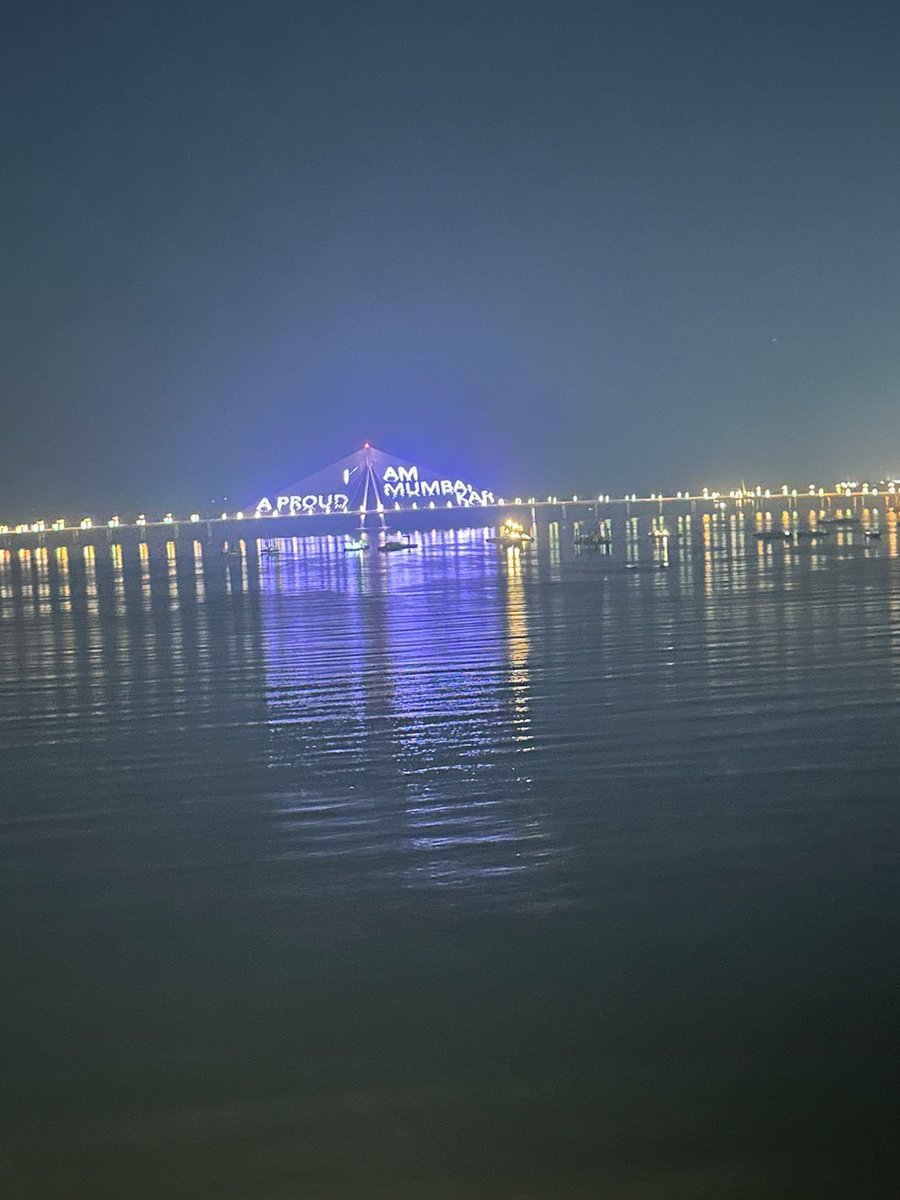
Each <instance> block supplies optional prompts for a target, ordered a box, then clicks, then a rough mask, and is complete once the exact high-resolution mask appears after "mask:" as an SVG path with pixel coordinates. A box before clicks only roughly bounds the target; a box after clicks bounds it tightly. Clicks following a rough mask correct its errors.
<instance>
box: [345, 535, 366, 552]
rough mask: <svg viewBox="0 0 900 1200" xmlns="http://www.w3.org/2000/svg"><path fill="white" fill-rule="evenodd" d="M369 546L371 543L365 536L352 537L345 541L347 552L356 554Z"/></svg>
mask: <svg viewBox="0 0 900 1200" xmlns="http://www.w3.org/2000/svg"><path fill="white" fill-rule="evenodd" d="M368 548H369V543H368V542H367V541H366V539H365V538H350V539H349V540H348V541H346V542H344V553H345V554H356V553H358V552H359V551H360V550H368Z"/></svg>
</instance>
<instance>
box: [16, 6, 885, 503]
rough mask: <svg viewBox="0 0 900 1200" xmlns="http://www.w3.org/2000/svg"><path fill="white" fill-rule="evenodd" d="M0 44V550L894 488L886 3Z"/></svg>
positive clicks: (247, 16)
mask: <svg viewBox="0 0 900 1200" xmlns="http://www.w3.org/2000/svg"><path fill="white" fill-rule="evenodd" d="M5 12H6V18H5V24H4V29H3V36H2V38H0V57H2V91H3V94H2V116H0V120H2V123H3V146H4V154H3V187H2V197H0V204H2V231H3V242H4V253H3V271H2V321H0V336H2V353H0V372H2V375H0V395H2V402H0V403H2V417H3V424H2V430H3V457H2V462H3V467H2V473H0V520H7V519H14V518H19V517H21V518H26V519H27V518H31V517H39V516H42V517H47V518H51V519H52V518H54V517H55V516H57V515H70V516H79V515H80V514H81V512H82V511H83V512H91V511H94V512H98V513H100V514H101V515H104V514H106V513H108V512H111V511H114V510H121V511H122V513H123V515H125V514H127V513H130V512H133V511H135V510H137V509H139V508H140V509H146V510H147V511H148V512H150V511H152V510H153V509H154V508H156V509H160V510H162V509H165V508H174V509H176V510H180V511H186V510H188V509H189V508H192V507H194V506H205V507H207V508H208V507H209V506H210V505H209V502H210V501H212V500H215V505H214V506H213V507H217V506H218V504H219V502H220V501H221V498H222V497H223V496H225V495H227V496H229V498H234V501H235V503H237V502H238V500H242V499H246V498H247V497H248V496H253V495H257V494H259V493H261V492H264V491H271V490H273V489H275V488H277V487H278V486H279V485H282V484H284V483H286V482H289V481H292V480H295V479H297V478H300V477H302V476H303V475H305V474H307V473H312V472H313V471H314V470H316V469H317V468H318V467H320V466H322V465H324V464H325V463H327V462H329V461H331V460H332V459H336V458H339V457H341V456H343V455H344V454H346V453H348V452H349V451H351V450H353V449H355V448H356V447H357V446H359V444H360V443H361V442H362V441H363V440H364V439H370V440H371V441H372V442H373V443H374V444H375V445H377V446H380V447H382V448H383V449H385V450H387V451H389V452H391V453H393V454H397V455H399V456H400V457H402V458H406V459H411V460H414V461H418V462H420V463H422V465H426V464H427V465H430V466H432V467H434V468H436V469H437V470H439V471H442V472H444V471H446V472H449V473H453V474H463V475H465V476H467V477H469V478H471V479H472V480H473V482H475V483H477V484H479V485H481V486H487V487H494V488H496V489H497V490H498V491H500V492H509V491H512V490H514V489H520V488H521V489H522V490H533V491H536V492H539V493H545V492H549V491H551V490H552V491H560V490H566V491H569V492H571V491H572V490H576V491H582V492H585V491H588V490H591V491H594V490H604V491H611V492H621V491H623V490H625V489H628V490H629V491H630V490H636V491H645V492H648V491H651V490H657V489H660V488H665V489H672V490H674V489H676V488H682V487H688V486H699V485H702V484H704V483H709V484H710V485H716V486H725V487H728V486H730V485H733V484H734V483H736V482H740V480H741V479H742V478H743V479H745V480H746V481H747V482H748V483H749V482H751V481H752V482H757V481H762V482H765V483H772V484H780V483H781V482H782V481H783V480H785V479H789V480H791V481H792V482H795V483H797V484H798V485H799V484H805V483H808V482H812V481H816V482H823V483H825V482H831V481H833V480H835V479H840V478H843V477H845V476H846V474H847V473H848V472H849V473H854V474H855V475H856V476H857V477H861V478H865V477H875V478H879V477H881V476H883V475H884V473H885V472H888V471H891V472H900V436H898V432H897V402H896V401H897V395H898V389H900V337H898V333H900V257H898V239H900V220H898V216H900V54H898V49H897V46H898V39H897V35H898V32H900V23H898V17H897V15H896V9H895V5H893V4H888V3H885V4H874V3H863V4H855V5H851V4H849V3H846V2H845V3H841V4H830V3H816V4H797V3H790V2H789V0H788V2H786V3H777V4H776V3H770V4H760V3H749V4H740V3H730V2H727V0H717V2H716V3H691V2H689V0H687V2H679V3H675V2H672V3H665V4H664V3H657V4H648V3H640V2H635V0H630V2H628V3H619V4H611V3H600V2H598V0H594V2H592V3H578V2H558V3H550V2H549V0H544V2H543V3H540V4H538V3H530V2H529V0H517V2H515V3H503V2H497V0H480V2H478V3H467V2H464V0H448V2H446V3H440V4H438V3H429V2H427V0H419V2H418V3H412V2H410V3H377V2H371V3H360V4H354V3H348V2H346V0H328V2H324V3H319V2H314V3H313V2H303V0H292V2H290V3H288V2H285V3H273V2H271V0H262V2H261V3H252V4H251V3H236V2H235V0H218V2H217V3H204V2H202V0H192V2H189V3H186V2H185V0H179V2H178V3H173V4H166V3H160V4H148V3H127V2H126V3H122V2H121V0H116V2H110V3H107V4H98V3H83V4H70V3H66V4H62V3H57V4H50V3H42V2H41V0H37V2H36V3H35V2H33V0H30V2H28V3H14V4H13V5H12V6H7V7H6V9H5Z"/></svg>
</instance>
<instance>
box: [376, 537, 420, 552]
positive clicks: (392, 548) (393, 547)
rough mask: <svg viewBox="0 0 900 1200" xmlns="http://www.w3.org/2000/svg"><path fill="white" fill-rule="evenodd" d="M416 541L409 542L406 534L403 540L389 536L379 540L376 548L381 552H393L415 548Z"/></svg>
mask: <svg viewBox="0 0 900 1200" xmlns="http://www.w3.org/2000/svg"><path fill="white" fill-rule="evenodd" d="M417 545H418V543H417V542H411V541H410V540H409V535H408V534H407V536H406V538H405V540H404V541H402V542H401V541H398V540H397V539H396V538H389V539H388V540H387V541H385V542H381V544H380V545H379V547H378V549H379V550H380V551H381V553H382V554H395V553H396V552H397V551H398V550H415V549H416V548H417Z"/></svg>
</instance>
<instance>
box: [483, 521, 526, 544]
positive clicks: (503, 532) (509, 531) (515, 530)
mask: <svg viewBox="0 0 900 1200" xmlns="http://www.w3.org/2000/svg"><path fill="white" fill-rule="evenodd" d="M487 540H488V541H489V542H496V543H497V545H498V546H503V547H504V548H507V547H509V546H527V545H528V543H529V542H531V541H533V538H532V536H531V534H530V533H526V532H525V530H524V528H523V527H522V526H521V525H520V524H519V522H518V521H513V520H509V521H504V522H503V524H502V525H501V526H500V528H499V529H498V530H497V535H496V537H489V538H488V539H487Z"/></svg>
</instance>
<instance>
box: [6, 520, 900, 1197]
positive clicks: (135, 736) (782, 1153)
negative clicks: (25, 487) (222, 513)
mask: <svg viewBox="0 0 900 1200" xmlns="http://www.w3.org/2000/svg"><path fill="white" fill-rule="evenodd" d="M896 553H897V542H896V535H895V533H894V532H893V530H892V529H891V530H890V531H887V530H886V536H885V537H884V538H883V539H882V542H881V543H880V544H879V545H878V546H874V545H873V546H870V547H866V546H865V545H864V544H863V542H862V539H861V537H860V535H859V533H856V534H853V533H846V534H838V535H837V536H835V537H833V538H832V539H830V540H829V542H828V543H827V544H826V543H822V544H820V545H819V546H815V545H813V546H810V545H809V544H806V545H800V546H798V547H796V548H791V547H787V548H785V547H782V546H780V545H777V546H772V545H759V544H757V543H756V542H755V541H754V540H753V539H752V538H751V537H750V536H749V535H747V536H744V535H743V533H742V532H741V531H740V529H738V527H737V526H735V525H733V524H732V525H728V524H722V525H712V526H709V527H706V529H705V531H704V529H703V527H701V526H697V527H696V528H695V530H694V532H693V535H692V537H691V538H690V539H689V540H686V541H684V542H682V543H680V544H674V543H673V545H672V546H671V547H670V548H669V559H668V562H669V565H668V569H666V570H661V569H659V562H660V559H659V552H654V551H653V550H652V549H651V548H650V544H649V539H647V538H646V532H645V531H642V532H641V533H640V534H638V535H636V536H635V538H634V539H633V540H632V541H631V542H628V543H625V542H620V543H617V547H616V553H614V554H613V555H612V556H601V555H600V554H598V553H597V552H594V551H583V552H581V553H580V554H579V553H577V552H575V551H574V550H573V548H572V547H571V546H570V545H569V542H568V538H567V536H566V535H565V534H564V535H563V536H562V538H561V539H559V540H557V539H556V538H554V539H552V540H541V542H540V543H539V545H538V546H537V547H536V548H535V549H533V550H531V551H530V552H528V553H526V554H522V555H519V554H518V553H517V552H510V553H509V554H508V555H507V554H505V553H500V552H498V551H497V550H496V548H494V547H493V546H491V545H488V544H487V543H486V542H485V541H484V534H483V533H481V532H475V533H472V532H469V533H461V534H456V535H454V534H430V535H424V536H423V538H422V545H421V548H420V549H419V550H418V551H416V552H415V553H411V554H404V555H393V556H384V555H379V554H375V553H370V554H369V555H366V556H359V555H357V556H354V555H350V554H346V553H343V552H342V550H341V547H340V544H339V543H338V542H336V541H333V540H329V539H309V540H306V541H303V542H295V543H293V544H291V543H285V544H284V546H283V551H282V554H281V555H280V556H279V557H277V558H274V557H272V558H257V557H256V556H255V555H252V554H251V555H250V556H249V557H248V558H247V559H246V560H245V561H243V562H240V561H231V560H227V561H226V560H223V559H222V558H221V557H220V556H219V555H218V554H217V553H216V551H215V548H214V547H200V546H199V545H192V544H191V542H190V540H182V541H181V542H179V544H178V547H177V550H176V548H175V546H174V545H171V546H170V547H169V548H168V549H167V548H165V547H162V546H160V547H155V548H154V549H152V550H151V551H150V552H149V553H147V552H145V553H143V554H141V553H140V552H139V549H138V547H137V546H131V547H124V548H119V547H106V546H104V547H102V549H101V548H98V549H97V550H96V551H95V552H91V551H85V550H84V549H83V548H73V549H70V551H69V552H68V554H67V555H66V554H65V552H57V551H55V550H53V549H50V550H48V551H46V552H44V551H38V552H32V553H30V554H29V553H27V552H17V551H12V552H0V856H2V874H0V887H2V900H3V905H2V917H3V932H2V954H3V964H4V965H3V973H2V983H0V1018H2V1030H3V1037H2V1042H0V1056H2V1079H3V1090H2V1100H0V1103H2V1107H3V1120H2V1127H3V1154H2V1157H0V1195H3V1196H9V1197H15V1198H16V1200H20V1198H21V1200H107V1198H108V1200H131V1198H136V1200H144V1198H148V1200H149V1198H151V1197H152V1198H153V1200H158V1198H159V1197H166V1198H167V1200H201V1198H202V1200H349V1198H351V1197H353V1198H363V1197H372V1198H374V1200H432V1198H440V1200H513V1198H516V1200H575V1198H578V1200H583V1198H588V1197H591V1198H593V1197H596V1198H598V1200H606V1198H608V1200H626V1198H627V1200H651V1198H653V1200H664V1198H665V1200H668V1198H679V1200H681V1198H683V1200H714V1198H715V1200H720V1198H721V1200H735V1198H741V1200H743V1198H748V1200H750V1198H752V1200H759V1198H762V1197H779V1198H782V1197H783V1198H785V1200H801V1198H803V1200H805V1198H809V1200H819V1198H821V1197H832V1196H834V1197H838V1196H840V1197H847V1196H853V1197H860V1198H866V1197H879V1198H880V1197H884V1198H887V1197H896V1196H898V1195H900V1189H898V1187H897V1186H896V1185H895V1181H896V1179H897V1176H896V1175H895V1174H894V1173H893V1168H894V1157H893V1156H894V1141H895V1135H896V1124H897V1117H898V1104H897V1101H896V1099H895V1094H894V1093H895V1084H896V1070H895V1068H896V1061H895V1059H893V1057H892V1053H891V1051H892V1044H893V1039H894V1033H895V1026H896V1002H897V997H898V988H897V983H898V961H900V959H898V943H900V936H898V935H900V903H898V889H897V883H898V879H897V875H898V872H897V849H898V821H897V803H898V796H900V737H898V716H900V704H898V701H900V559H898V558H897V557H896Z"/></svg>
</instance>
